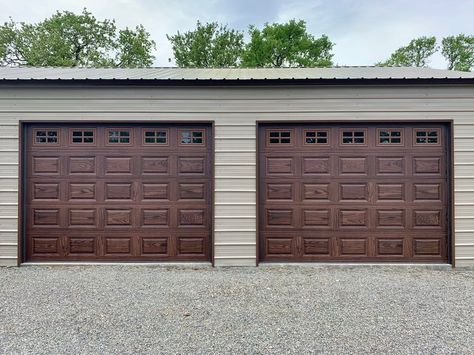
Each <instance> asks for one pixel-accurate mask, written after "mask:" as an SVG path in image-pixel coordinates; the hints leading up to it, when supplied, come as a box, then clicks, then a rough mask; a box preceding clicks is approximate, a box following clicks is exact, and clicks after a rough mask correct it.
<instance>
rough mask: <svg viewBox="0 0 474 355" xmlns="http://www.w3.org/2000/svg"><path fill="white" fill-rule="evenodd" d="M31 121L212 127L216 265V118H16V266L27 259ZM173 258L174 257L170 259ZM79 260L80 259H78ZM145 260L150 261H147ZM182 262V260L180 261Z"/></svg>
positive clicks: (212, 248) (212, 258) (212, 238)
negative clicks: (28, 170) (17, 119)
mask: <svg viewBox="0 0 474 355" xmlns="http://www.w3.org/2000/svg"><path fill="white" fill-rule="evenodd" d="M34 124H55V125H74V124H93V125H104V124H111V125H113V124H120V125H122V124H125V125H134V126H137V125H140V124H163V125H183V126H184V125H199V124H202V125H209V126H210V128H211V136H212V137H211V139H210V140H209V144H210V150H211V156H210V158H211V176H210V179H211V184H210V189H211V194H210V198H211V201H210V204H211V210H210V213H211V226H210V227H211V235H210V238H209V239H210V241H209V242H210V243H211V245H210V249H209V252H210V262H211V264H212V266H213V267H214V266H215V235H214V230H215V221H214V216H215V154H216V149H215V121H214V120H196V121H193V120H182V121H181V120H179V121H177V120H156V119H153V120H130V119H129V120H120V121H117V120H103V119H102V120H77V119H76V120H64V119H63V120H31V119H30V120H19V121H18V134H19V135H18V137H19V139H18V227H17V229H18V231H17V244H18V246H17V255H18V257H17V266H21V264H22V263H24V262H25V261H26V219H25V216H27V214H26V162H27V157H26V139H25V137H26V134H27V129H28V127H29V126H30V125H34ZM142 262H144V263H146V262H147V261H140V263H142ZM159 262H160V263H167V262H168V261H159ZM169 262H173V261H169ZM77 263H80V262H77ZM96 263H100V264H107V263H111V261H96ZM123 263H127V264H134V263H137V261H125V262H123ZM148 263H153V261H150V262H148ZM183 263H185V262H183Z"/></svg>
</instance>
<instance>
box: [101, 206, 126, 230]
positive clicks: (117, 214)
mask: <svg viewBox="0 0 474 355" xmlns="http://www.w3.org/2000/svg"><path fill="white" fill-rule="evenodd" d="M105 224H106V225H107V226H130V225H131V224H132V210H128V209H123V210H111V209H107V210H105Z"/></svg>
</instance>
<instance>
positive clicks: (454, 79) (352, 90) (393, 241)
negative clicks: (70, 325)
mask: <svg viewBox="0 0 474 355" xmlns="http://www.w3.org/2000/svg"><path fill="white" fill-rule="evenodd" d="M0 78H1V79H2V80H0V157H1V159H0V264H2V265H19V264H22V263H49V262H169V261H173V262H204V263H213V264H214V265H216V266H225V265H232V266H239V265H246V266H255V265H258V263H260V262H351V263H352V262H390V263H436V264H452V265H455V266H458V267H463V266H468V267H469V266H474V73H466V72H456V71H446V70H436V69H429V68H398V67H397V68H378V67H337V68H312V69H309V68H279V69H179V68H147V69H89V68H83V69H78V68H28V67H25V68H0Z"/></svg>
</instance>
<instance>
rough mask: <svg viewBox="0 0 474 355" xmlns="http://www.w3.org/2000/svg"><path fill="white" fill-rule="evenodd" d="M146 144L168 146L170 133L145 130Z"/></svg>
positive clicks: (144, 139)
mask: <svg viewBox="0 0 474 355" xmlns="http://www.w3.org/2000/svg"><path fill="white" fill-rule="evenodd" d="M143 143H144V144H147V145H148V144H160V145H166V144H168V131H167V130H164V129H157V130H156V129H151V130H145V133H144V137H143Z"/></svg>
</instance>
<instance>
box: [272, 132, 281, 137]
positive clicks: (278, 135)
mask: <svg viewBox="0 0 474 355" xmlns="http://www.w3.org/2000/svg"><path fill="white" fill-rule="evenodd" d="M270 137H280V133H279V132H270Z"/></svg>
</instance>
